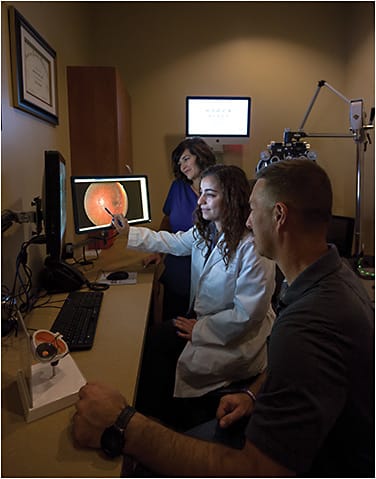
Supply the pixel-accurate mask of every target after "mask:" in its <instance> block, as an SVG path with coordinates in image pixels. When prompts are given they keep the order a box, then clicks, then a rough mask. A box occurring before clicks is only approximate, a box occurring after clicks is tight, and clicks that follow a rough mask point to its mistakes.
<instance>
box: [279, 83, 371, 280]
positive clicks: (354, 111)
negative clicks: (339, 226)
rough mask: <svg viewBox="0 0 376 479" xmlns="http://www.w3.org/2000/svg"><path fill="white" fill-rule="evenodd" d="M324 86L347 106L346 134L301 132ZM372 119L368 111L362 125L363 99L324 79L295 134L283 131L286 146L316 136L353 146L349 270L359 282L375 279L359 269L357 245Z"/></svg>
mask: <svg viewBox="0 0 376 479" xmlns="http://www.w3.org/2000/svg"><path fill="white" fill-rule="evenodd" d="M323 86H325V87H327V88H328V89H329V90H330V91H332V92H333V93H335V94H336V95H337V96H339V97H340V98H341V99H342V100H344V101H345V102H346V103H348V104H349V106H350V129H349V130H350V133H307V132H305V131H304V130H303V129H304V125H305V123H306V121H307V119H308V116H309V114H310V112H311V110H312V107H313V105H314V103H315V101H316V99H317V96H318V94H319V92H320V90H321V88H322V87H323ZM374 116H375V108H374V107H373V108H372V109H371V114H370V119H369V123H368V124H365V117H366V115H365V113H364V110H363V100H362V99H359V100H349V99H348V98H346V97H345V96H344V95H342V93H340V92H339V91H337V90H336V89H335V88H333V87H332V86H331V85H329V84H328V83H327V82H326V81H325V80H320V81H319V82H318V86H317V89H316V91H315V93H314V95H313V98H312V100H311V103H310V104H309V106H308V109H307V111H306V113H305V115H304V118H303V121H302V123H301V125H300V127H299V128H298V131H297V132H291V131H290V130H289V129H286V130H285V133H284V141H285V143H287V144H293V143H294V142H295V144H296V142H297V141H299V140H300V139H301V138H308V137H316V138H352V139H353V140H354V141H355V144H356V212H355V225H354V252H355V254H354V264H353V267H354V269H355V271H356V273H357V274H358V275H359V276H360V277H362V278H363V279H375V274H374V272H371V271H368V270H367V269H366V268H365V267H363V257H364V251H363V245H362V243H361V227H360V220H361V186H362V172H363V163H364V152H365V151H366V149H367V144H368V143H371V138H370V136H369V134H368V132H367V130H370V129H373V127H374V126H373V120H374Z"/></svg>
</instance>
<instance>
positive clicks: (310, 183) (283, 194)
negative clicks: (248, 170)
mask: <svg viewBox="0 0 376 479" xmlns="http://www.w3.org/2000/svg"><path fill="white" fill-rule="evenodd" d="M256 178H257V179H261V178H263V179H264V180H266V189H265V191H266V195H267V197H268V199H270V201H271V202H274V203H275V202H277V201H281V202H283V203H285V204H286V205H287V206H290V208H294V209H295V210H297V211H298V212H300V213H301V215H300V216H301V220H302V223H303V224H304V225H305V226H307V227H309V226H310V225H313V226H314V225H318V224H320V223H321V224H323V223H326V224H328V223H329V221H330V219H331V215H332V201H333V194H332V186H331V183H330V179H329V177H328V175H327V174H326V172H325V171H324V170H323V169H322V168H321V167H320V166H319V165H318V164H317V163H316V162H314V161H312V160H284V161H279V162H276V163H272V164H270V165H268V166H266V167H264V168H262V169H261V170H260V171H259V172H258V173H257V175H256Z"/></svg>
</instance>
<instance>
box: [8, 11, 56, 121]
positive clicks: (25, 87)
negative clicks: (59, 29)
mask: <svg viewBox="0 0 376 479" xmlns="http://www.w3.org/2000/svg"><path fill="white" fill-rule="evenodd" d="M9 30H10V46H11V67H12V83H13V103H14V106H15V107H16V108H19V109H20V110H24V111H27V112H28V113H31V114H32V115H35V116H37V117H39V118H41V119H42V120H45V121H48V122H49V123H52V124H53V125H57V124H58V123H59V119H58V109H57V75H56V71H57V69H56V52H55V50H53V49H52V48H51V47H50V46H49V45H48V43H47V42H46V41H45V40H44V39H43V38H42V37H41V36H40V35H39V33H38V32H37V31H36V30H35V29H34V28H33V27H32V26H31V25H30V24H29V23H28V22H27V21H26V20H25V18H24V17H23V16H22V15H21V14H20V13H19V12H18V11H17V10H16V9H15V8H14V7H9Z"/></svg>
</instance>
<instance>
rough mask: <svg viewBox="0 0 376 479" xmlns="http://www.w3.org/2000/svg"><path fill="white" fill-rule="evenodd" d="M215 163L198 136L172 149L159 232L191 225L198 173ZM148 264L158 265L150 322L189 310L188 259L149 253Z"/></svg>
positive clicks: (183, 228)
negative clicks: (168, 180) (170, 180)
mask: <svg viewBox="0 0 376 479" xmlns="http://www.w3.org/2000/svg"><path fill="white" fill-rule="evenodd" d="M215 163H216V158H215V155H214V153H213V151H212V149H211V148H210V146H209V145H208V144H207V143H205V141H204V140H203V139H202V138H200V137H192V138H185V139H184V140H182V141H181V142H180V143H179V144H178V145H177V146H176V147H175V148H174V150H173V152H172V154H171V166H172V170H173V173H174V176H175V180H174V181H173V182H172V184H171V186H170V189H169V191H168V194H167V197H166V201H165V203H164V205H163V218H162V221H161V224H160V226H159V230H164V231H169V232H170V233H176V232H178V231H187V230H189V228H191V227H192V226H193V222H194V211H195V209H196V206H197V200H198V197H199V192H200V176H201V173H202V172H203V170H205V169H206V168H208V167H209V166H211V165H214V164H215ZM150 263H155V264H157V265H160V267H159V268H158V273H159V274H157V275H156V280H155V283H154V294H153V296H154V321H155V322H158V321H161V320H168V319H171V318H174V317H176V316H177V315H179V314H184V313H185V312H186V311H187V309H188V307H189V290H190V283H191V258H190V256H175V255H173V254H166V255H164V256H162V255H161V254H160V253H153V254H151V255H149V256H147V257H146V258H145V259H144V265H145V266H147V265H148V264H150ZM158 276H160V277H158ZM161 285H162V287H161Z"/></svg>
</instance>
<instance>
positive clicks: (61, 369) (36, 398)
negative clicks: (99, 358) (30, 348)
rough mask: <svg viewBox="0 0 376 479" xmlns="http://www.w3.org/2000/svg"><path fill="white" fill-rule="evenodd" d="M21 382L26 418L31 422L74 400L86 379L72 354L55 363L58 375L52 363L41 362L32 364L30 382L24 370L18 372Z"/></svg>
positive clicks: (19, 386) (68, 404) (19, 381)
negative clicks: (53, 373) (53, 369)
mask: <svg viewBox="0 0 376 479" xmlns="http://www.w3.org/2000/svg"><path fill="white" fill-rule="evenodd" d="M17 384H18V389H19V392H20V396H21V401H22V406H23V409H24V414H25V420H26V422H31V421H34V420H36V419H39V418H41V417H44V416H47V415H48V414H51V413H53V412H56V411H58V410H60V409H63V408H65V407H68V406H71V405H72V404H74V403H75V402H76V400H77V399H78V391H79V389H80V388H81V387H82V386H84V385H85V384H86V379H85V378H84V377H83V375H82V374H81V371H80V370H79V369H78V367H77V365H76V363H75V362H74V360H73V359H72V357H71V355H70V354H68V355H67V356H65V357H64V358H62V359H61V360H60V361H59V363H58V365H57V366H55V375H54V376H52V366H51V365H50V364H46V363H44V364H43V363H38V364H34V365H32V366H31V381H30V385H29V384H28V382H27V381H26V379H25V375H24V373H23V371H22V370H19V371H18V373H17Z"/></svg>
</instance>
